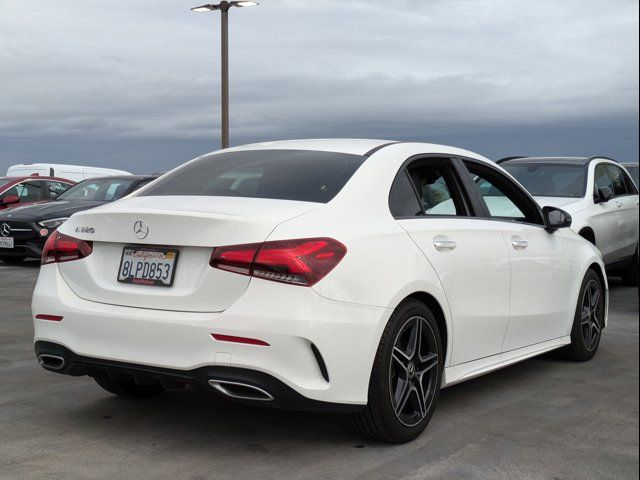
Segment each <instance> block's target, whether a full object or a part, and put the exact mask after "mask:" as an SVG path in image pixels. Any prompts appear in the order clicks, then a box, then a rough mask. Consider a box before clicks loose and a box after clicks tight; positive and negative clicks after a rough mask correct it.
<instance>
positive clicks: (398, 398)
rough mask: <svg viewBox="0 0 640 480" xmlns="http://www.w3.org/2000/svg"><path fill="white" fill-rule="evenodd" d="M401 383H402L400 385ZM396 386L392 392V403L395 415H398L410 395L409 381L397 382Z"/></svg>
mask: <svg viewBox="0 0 640 480" xmlns="http://www.w3.org/2000/svg"><path fill="white" fill-rule="evenodd" d="M400 384H402V385H400ZM398 386H399V388H398V387H397V388H396V392H395V394H394V396H393V397H394V400H395V401H394V405H393V409H394V410H395V412H396V415H400V413H401V412H402V411H403V410H404V407H405V405H406V404H407V400H409V397H410V396H411V383H410V382H408V381H402V382H400V381H399V382H398Z"/></svg>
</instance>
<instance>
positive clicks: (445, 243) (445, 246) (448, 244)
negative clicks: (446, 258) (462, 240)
mask: <svg viewBox="0 0 640 480" xmlns="http://www.w3.org/2000/svg"><path fill="white" fill-rule="evenodd" d="M433 246H434V247H435V249H436V250H439V251H442V250H453V249H454V248H456V247H457V246H458V244H457V243H456V242H454V241H453V240H434V241H433Z"/></svg>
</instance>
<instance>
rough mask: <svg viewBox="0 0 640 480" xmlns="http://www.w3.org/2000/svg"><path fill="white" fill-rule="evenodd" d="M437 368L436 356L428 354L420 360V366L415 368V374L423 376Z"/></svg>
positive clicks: (435, 354)
mask: <svg viewBox="0 0 640 480" xmlns="http://www.w3.org/2000/svg"><path fill="white" fill-rule="evenodd" d="M437 366H438V354H437V353H430V354H429V355H427V356H426V357H425V358H421V359H420V364H419V365H418V366H417V367H416V372H417V373H420V374H425V373H427V372H429V371H430V370H432V369H433V368H435V367H437Z"/></svg>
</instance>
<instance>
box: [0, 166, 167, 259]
mask: <svg viewBox="0 0 640 480" xmlns="http://www.w3.org/2000/svg"><path fill="white" fill-rule="evenodd" d="M156 178H157V176H146V175H145V176H142V175H123V176H117V177H100V178H92V179H90V180H84V181H83V182H80V183H78V184H76V185H74V186H73V187H71V188H70V189H69V190H67V191H66V192H64V193H62V194H60V195H58V196H57V197H56V198H55V199H53V200H51V201H49V202H46V203H39V204H36V205H25V206H24V207H14V208H11V209H8V210H6V211H3V212H0V260H2V261H4V262H7V263H17V262H21V261H22V260H24V259H25V258H28V257H31V258H40V256H41V255H42V247H44V244H45V242H46V241H47V238H49V235H51V233H52V232H53V231H55V229H56V228H58V227H59V226H60V225H62V224H63V223H64V222H65V221H66V220H67V219H68V218H69V217H70V216H71V215H73V214H74V213H76V212H81V211H83V210H89V209H90V208H95V207H98V206H100V205H104V204H105V203H109V202H113V201H114V200H118V199H119V198H122V197H124V196H126V195H129V194H130V193H131V192H133V191H135V190H137V189H139V188H140V187H142V186H143V185H146V184H147V183H149V182H151V181H153V180H155V179H156Z"/></svg>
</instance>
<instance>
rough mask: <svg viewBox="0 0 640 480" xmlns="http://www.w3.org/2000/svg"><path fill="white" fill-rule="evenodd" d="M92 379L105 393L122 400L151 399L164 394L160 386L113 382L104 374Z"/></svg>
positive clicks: (129, 381) (127, 381) (124, 381)
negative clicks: (122, 398)
mask: <svg viewBox="0 0 640 480" xmlns="http://www.w3.org/2000/svg"><path fill="white" fill-rule="evenodd" d="M93 379H94V380H95V382H96V383H97V384H98V385H100V386H101V387H102V388H103V389H105V390H106V391H107V392H109V393H112V394H114V395H118V396H120V397H124V398H151V397H156V396H158V395H160V394H161V393H162V392H164V388H162V386H160V385H138V384H137V383H134V382H133V381H132V380H114V379H112V378H111V377H109V376H108V375H106V374H104V375H96V376H95V377H93Z"/></svg>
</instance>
